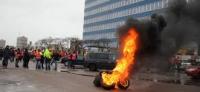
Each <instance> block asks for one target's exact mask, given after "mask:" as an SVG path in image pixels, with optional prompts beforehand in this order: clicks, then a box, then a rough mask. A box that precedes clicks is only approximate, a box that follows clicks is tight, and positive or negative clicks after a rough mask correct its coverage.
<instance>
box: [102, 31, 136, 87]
mask: <svg viewBox="0 0 200 92" xmlns="http://www.w3.org/2000/svg"><path fill="white" fill-rule="evenodd" d="M137 38H138V34H137V32H136V31H135V29H134V28H131V29H130V30H129V31H128V34H127V35H126V36H125V37H124V39H122V44H120V45H121V47H122V52H121V54H122V55H121V57H120V58H119V59H118V60H117V65H116V67H115V68H114V69H113V71H112V73H111V74H108V73H106V72H103V73H102V79H103V83H105V84H106V85H113V84H115V86H116V85H117V84H118V83H119V82H121V83H123V82H124V81H125V80H127V79H128V78H129V76H130V72H131V69H132V67H133V65H134V63H135V62H134V61H135V53H136V50H137Z"/></svg>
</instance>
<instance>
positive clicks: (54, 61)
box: [51, 59, 58, 70]
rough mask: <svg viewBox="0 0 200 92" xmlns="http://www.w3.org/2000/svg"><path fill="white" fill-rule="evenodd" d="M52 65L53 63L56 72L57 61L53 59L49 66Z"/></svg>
mask: <svg viewBox="0 0 200 92" xmlns="http://www.w3.org/2000/svg"><path fill="white" fill-rule="evenodd" d="M53 63H55V68H54V70H57V66H58V65H57V60H55V59H53V61H52V62H51V65H53Z"/></svg>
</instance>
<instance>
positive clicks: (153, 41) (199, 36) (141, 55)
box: [118, 0, 200, 69]
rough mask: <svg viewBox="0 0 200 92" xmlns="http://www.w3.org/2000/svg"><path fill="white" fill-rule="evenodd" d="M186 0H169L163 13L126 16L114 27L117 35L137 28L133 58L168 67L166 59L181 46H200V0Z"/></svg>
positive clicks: (152, 64) (154, 65)
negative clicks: (137, 39) (136, 48)
mask: <svg viewBox="0 0 200 92" xmlns="http://www.w3.org/2000/svg"><path fill="white" fill-rule="evenodd" d="M188 1H189V2H186V0H170V3H169V7H168V8H167V10H166V12H165V13H164V16H161V15H158V14H153V15H152V16H151V19H149V20H148V19H147V20H136V19H131V18H130V19H128V20H127V22H126V24H125V25H124V26H122V27H120V28H119V29H118V35H119V38H121V37H123V36H124V34H126V33H127V31H128V29H130V28H131V27H134V28H135V29H137V32H138V33H139V41H138V42H139V49H138V54H137V55H138V57H137V58H138V62H139V63H142V64H141V65H147V66H150V67H151V66H153V67H156V68H159V69H161V68H168V65H169V60H170V58H171V57H172V56H173V55H175V54H176V52H177V51H178V50H179V49H180V48H182V47H183V46H185V45H187V44H190V43H192V42H195V43H197V44H198V45H199V48H200V0H188ZM143 63H145V64H143ZM145 67H146V66H145Z"/></svg>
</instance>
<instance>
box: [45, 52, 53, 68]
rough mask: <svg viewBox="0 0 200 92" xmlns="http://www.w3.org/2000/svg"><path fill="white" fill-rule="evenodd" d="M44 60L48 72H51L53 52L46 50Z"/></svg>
mask: <svg viewBox="0 0 200 92" xmlns="http://www.w3.org/2000/svg"><path fill="white" fill-rule="evenodd" d="M44 58H45V65H46V67H45V68H46V70H49V71H50V70H51V66H50V63H51V59H52V52H51V50H50V48H47V49H45V51H44Z"/></svg>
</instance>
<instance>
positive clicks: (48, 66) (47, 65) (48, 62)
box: [45, 58, 51, 71]
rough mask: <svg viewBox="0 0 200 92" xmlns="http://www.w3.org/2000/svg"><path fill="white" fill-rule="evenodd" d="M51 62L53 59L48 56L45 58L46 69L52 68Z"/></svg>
mask: <svg viewBox="0 0 200 92" xmlns="http://www.w3.org/2000/svg"><path fill="white" fill-rule="evenodd" d="M50 63H51V59H48V58H46V59H45V64H46V67H45V68H46V70H49V71H50V70H51V66H50Z"/></svg>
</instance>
